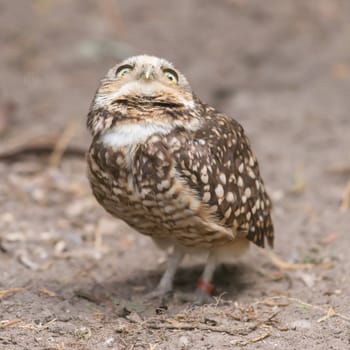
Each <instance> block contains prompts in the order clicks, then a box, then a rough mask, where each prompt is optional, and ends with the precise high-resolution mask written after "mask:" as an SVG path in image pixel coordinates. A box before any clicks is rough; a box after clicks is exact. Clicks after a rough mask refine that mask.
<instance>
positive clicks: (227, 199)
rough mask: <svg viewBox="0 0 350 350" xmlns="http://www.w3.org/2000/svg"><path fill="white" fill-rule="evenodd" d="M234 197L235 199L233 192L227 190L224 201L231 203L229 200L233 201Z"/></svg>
mask: <svg viewBox="0 0 350 350" xmlns="http://www.w3.org/2000/svg"><path fill="white" fill-rule="evenodd" d="M234 199H235V196H234V194H233V193H232V192H227V194H226V201H227V202H229V203H231V202H233V201H234Z"/></svg>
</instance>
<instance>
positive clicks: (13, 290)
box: [0, 288, 24, 300]
mask: <svg viewBox="0 0 350 350" xmlns="http://www.w3.org/2000/svg"><path fill="white" fill-rule="evenodd" d="M23 290H24V288H10V289H5V290H0V300H1V299H2V298H3V297H5V296H6V295H8V294H12V293H17V292H22V291H23Z"/></svg>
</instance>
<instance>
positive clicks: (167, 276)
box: [149, 246, 185, 298]
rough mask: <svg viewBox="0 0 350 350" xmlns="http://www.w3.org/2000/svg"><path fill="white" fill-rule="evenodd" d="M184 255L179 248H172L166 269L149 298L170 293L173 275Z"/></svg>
mask: <svg viewBox="0 0 350 350" xmlns="http://www.w3.org/2000/svg"><path fill="white" fill-rule="evenodd" d="M184 255H185V253H184V251H183V250H182V249H181V248H179V247H176V246H175V247H174V251H173V252H172V253H171V254H169V257H168V267H167V269H166V270H165V272H164V274H163V276H162V278H161V280H160V281H159V284H158V286H157V288H156V289H155V290H154V291H153V292H152V293H150V294H149V297H150V298H156V297H163V296H165V295H166V294H167V293H169V292H171V291H172V289H173V281H174V277H175V273H176V270H177V268H178V266H179V264H180V262H181V260H182V259H183V257H184Z"/></svg>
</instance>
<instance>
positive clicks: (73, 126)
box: [49, 121, 79, 167]
mask: <svg viewBox="0 0 350 350" xmlns="http://www.w3.org/2000/svg"><path fill="white" fill-rule="evenodd" d="M78 126H79V124H78V123H77V122H76V121H73V122H71V123H69V124H68V125H67V126H66V128H65V129H64V131H63V133H62V135H61V136H60V137H59V138H58V139H57V141H56V143H55V146H54V149H53V151H52V153H51V155H50V158H49V164H50V165H51V166H53V167H57V166H58V165H59V164H60V162H61V160H62V157H63V154H64V152H65V150H66V149H67V147H68V145H69V143H70V141H71V140H72V138H73V136H74V135H75V134H76V133H77V130H78Z"/></svg>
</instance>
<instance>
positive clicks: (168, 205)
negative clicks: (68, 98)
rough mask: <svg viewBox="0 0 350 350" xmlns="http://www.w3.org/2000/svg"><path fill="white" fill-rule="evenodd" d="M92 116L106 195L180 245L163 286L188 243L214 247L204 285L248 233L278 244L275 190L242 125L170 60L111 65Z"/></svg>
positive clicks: (125, 213)
mask: <svg viewBox="0 0 350 350" xmlns="http://www.w3.org/2000/svg"><path fill="white" fill-rule="evenodd" d="M87 125H88V128H89V129H90V131H91V133H92V136H93V141H92V144H91V147H90V150H89V152H88V176H89V180H90V182H91V186H92V190H93V193H94V195H95V196H96V198H97V200H98V202H99V203H100V204H101V205H102V206H103V207H104V208H105V210H107V211H108V212H109V213H111V214H112V215H113V216H115V217H117V218H120V219H123V220H124V221H126V222H127V223H128V224H129V225H130V226H132V227H134V228H135V229H136V230H138V231H139V232H140V233H142V234H145V235H148V236H150V237H151V238H152V239H153V240H154V241H155V242H156V243H157V245H159V246H160V247H162V248H168V249H169V251H171V253H170V254H169V259H168V268H167V270H166V271H165V273H164V275H163V277H162V278H161V280H160V283H159V285H158V287H157V289H156V292H155V294H158V293H159V295H162V294H165V293H167V292H169V291H170V290H171V289H172V284H173V278H174V275H175V272H176V269H177V266H178V265H179V263H180V261H181V260H182V258H183V256H184V255H185V254H186V253H190V254H192V253H197V252H201V251H202V252H203V251H204V252H206V253H207V254H208V258H207V263H206V266H205V268H204V272H203V275H202V277H201V279H200V280H199V282H198V284H197V290H198V291H199V292H200V294H201V295H205V294H209V293H210V292H211V289H212V288H213V286H212V284H211V279H212V276H213V273H214V269H215V266H216V264H217V263H218V262H219V261H221V260H222V258H226V257H228V256H233V255H236V256H237V255H240V254H241V253H242V252H244V251H245V250H246V249H247V248H248V246H249V242H253V243H255V244H257V245H258V246H261V247H264V243H265V239H266V240H267V242H268V243H269V245H270V246H272V244H273V237H274V235H273V225H272V220H271V216H270V212H271V203H270V199H269V197H268V195H267V193H266V191H265V187H264V184H263V181H262V179H261V177H260V173H259V168H258V163H257V160H256V158H255V156H254V154H253V152H252V151H251V148H250V144H249V141H248V139H247V137H246V136H245V134H244V130H243V128H242V126H241V125H240V124H239V123H238V122H237V121H235V120H234V119H232V118H230V117H228V116H227V115H225V114H222V113H219V112H217V111H216V110H215V109H214V108H212V107H210V106H208V105H206V104H204V103H202V102H201V101H200V100H199V98H198V97H197V96H196V95H195V94H194V93H193V92H192V89H191V87H190V85H189V83H188V82H187V80H186V78H185V77H184V75H183V74H181V72H179V71H178V70H177V69H175V68H174V66H173V65H172V64H171V63H169V62H168V61H166V60H164V59H161V58H157V57H152V56H146V55H142V56H135V57H131V58H129V59H127V60H125V61H123V62H121V63H120V64H117V65H116V66H115V67H113V68H112V69H110V70H109V72H108V73H107V75H106V76H105V77H104V78H103V79H102V80H101V83H100V86H99V88H98V90H97V92H96V95H95V97H94V99H93V102H92V104H91V107H90V111H89V114H88V120H87Z"/></svg>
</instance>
